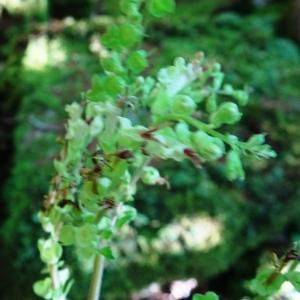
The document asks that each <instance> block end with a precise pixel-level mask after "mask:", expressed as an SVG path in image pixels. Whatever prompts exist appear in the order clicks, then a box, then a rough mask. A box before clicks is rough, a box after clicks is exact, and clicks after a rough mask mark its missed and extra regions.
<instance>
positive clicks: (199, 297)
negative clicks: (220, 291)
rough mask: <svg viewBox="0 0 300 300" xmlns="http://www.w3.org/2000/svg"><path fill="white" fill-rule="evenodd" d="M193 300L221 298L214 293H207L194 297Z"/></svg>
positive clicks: (217, 299) (216, 299) (215, 299)
mask: <svg viewBox="0 0 300 300" xmlns="http://www.w3.org/2000/svg"><path fill="white" fill-rule="evenodd" d="M193 300H219V297H218V296H217V295H216V294H215V293H212V292H207V293H206V294H205V295H199V294H197V295H194V296H193Z"/></svg>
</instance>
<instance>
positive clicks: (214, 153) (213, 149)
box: [192, 131, 225, 160]
mask: <svg viewBox="0 0 300 300" xmlns="http://www.w3.org/2000/svg"><path fill="white" fill-rule="evenodd" d="M192 141H193V143H194V146H195V149H196V150H197V152H198V153H199V154H200V155H201V157H203V158H204V159H206V160H217V159H219V158H221V157H222V156H223V155H224V152H225V146H224V143H223V142H222V141H221V140H220V139H217V138H214V137H211V136H210V135H208V134H206V133H205V132H203V131H198V132H196V133H194V134H193V135H192Z"/></svg>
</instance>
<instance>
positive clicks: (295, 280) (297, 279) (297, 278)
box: [285, 271, 300, 292]
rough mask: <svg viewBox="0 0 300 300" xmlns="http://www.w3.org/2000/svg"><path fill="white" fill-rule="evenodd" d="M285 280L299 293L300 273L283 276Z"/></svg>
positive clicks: (292, 272)
mask: <svg viewBox="0 0 300 300" xmlns="http://www.w3.org/2000/svg"><path fill="white" fill-rule="evenodd" d="M285 277H286V279H287V280H288V281H289V282H290V283H291V284H292V285H293V286H294V288H295V289H296V290H297V292H300V272H296V271H291V272H288V273H286V274H285Z"/></svg>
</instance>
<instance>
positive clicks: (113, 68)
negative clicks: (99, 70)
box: [101, 53, 126, 75]
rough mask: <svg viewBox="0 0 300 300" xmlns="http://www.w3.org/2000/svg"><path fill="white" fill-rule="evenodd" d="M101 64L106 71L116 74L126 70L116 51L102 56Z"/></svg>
mask: <svg viewBox="0 0 300 300" xmlns="http://www.w3.org/2000/svg"><path fill="white" fill-rule="evenodd" d="M101 64H102V67H103V69H104V70H105V71H106V72H111V73H115V74H117V75H122V74H124V73H125V72H126V71H125V69H124V67H123V66H122V63H121V59H120V57H119V56H118V55H117V53H113V54H112V55H111V56H109V57H105V58H102V59H101Z"/></svg>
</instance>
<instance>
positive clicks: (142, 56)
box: [127, 50, 148, 74]
mask: <svg viewBox="0 0 300 300" xmlns="http://www.w3.org/2000/svg"><path fill="white" fill-rule="evenodd" d="M127 64H128V68H129V69H130V70H131V71H132V72H133V73H135V74H139V73H141V72H142V71H143V70H144V69H145V68H147V67H148V60H147V58H146V52H145V51H143V50H139V51H135V52H133V53H132V54H131V55H130V56H129V58H128V61H127Z"/></svg>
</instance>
